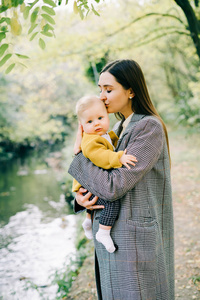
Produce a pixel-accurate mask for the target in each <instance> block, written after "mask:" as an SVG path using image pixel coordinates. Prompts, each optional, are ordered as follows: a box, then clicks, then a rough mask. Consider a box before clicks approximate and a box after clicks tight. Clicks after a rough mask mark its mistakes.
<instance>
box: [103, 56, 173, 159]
mask: <svg viewBox="0 0 200 300" xmlns="http://www.w3.org/2000/svg"><path fill="white" fill-rule="evenodd" d="M103 72H109V73H110V74H112V75H113V76H114V77H115V79H116V81H117V82H119V83H120V84H121V85H122V86H123V88H124V89H125V90H128V89H130V88H131V89H132V91H133V92H134V94H135V96H134V98H133V100H132V110H133V112H135V113H136V114H142V115H150V116H156V117H157V118H158V119H159V120H160V122H161V123H162V126H163V129H164V132H165V136H166V141H167V147H168V153H169V157H170V151H169V140H168V134H167V128H166V125H165V123H164V122H163V120H162V118H161V117H160V115H159V114H158V112H157V110H156V108H155V106H154V105H153V103H152V101H151V99H150V96H149V92H148V89H147V85H146V81H145V78H144V75H143V72H142V70H141V68H140V66H139V64H138V63H137V62H135V61H134V60H131V59H122V60H115V61H113V62H110V63H108V64H107V65H106V66H105V67H104V68H103V69H102V71H101V73H103ZM117 115H118V116H119V117H120V118H123V115H122V114H120V113H117Z"/></svg>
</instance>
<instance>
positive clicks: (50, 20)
mask: <svg viewBox="0 0 200 300" xmlns="http://www.w3.org/2000/svg"><path fill="white" fill-rule="evenodd" d="M41 16H42V17H43V18H44V19H45V20H46V21H47V22H49V23H51V24H53V25H55V21H54V19H53V18H52V17H50V16H49V15H47V14H41Z"/></svg>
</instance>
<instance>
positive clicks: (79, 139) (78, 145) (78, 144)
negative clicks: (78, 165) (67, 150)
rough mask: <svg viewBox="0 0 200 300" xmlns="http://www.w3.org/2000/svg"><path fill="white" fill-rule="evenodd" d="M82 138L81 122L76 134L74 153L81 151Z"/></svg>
mask: <svg viewBox="0 0 200 300" xmlns="http://www.w3.org/2000/svg"><path fill="white" fill-rule="evenodd" d="M82 138H83V126H82V125H81V123H79V125H78V131H77V134H76V141H75V144H74V154H78V153H79V152H81V142H82Z"/></svg>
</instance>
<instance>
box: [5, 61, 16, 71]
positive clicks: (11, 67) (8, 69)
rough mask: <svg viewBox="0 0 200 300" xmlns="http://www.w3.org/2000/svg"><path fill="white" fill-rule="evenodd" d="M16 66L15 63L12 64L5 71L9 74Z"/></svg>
mask: <svg viewBox="0 0 200 300" xmlns="http://www.w3.org/2000/svg"><path fill="white" fill-rule="evenodd" d="M14 67H15V63H13V64H11V65H10V66H9V67H8V68H7V69H6V71H5V74H8V73H10V72H11V71H12V69H13V68H14Z"/></svg>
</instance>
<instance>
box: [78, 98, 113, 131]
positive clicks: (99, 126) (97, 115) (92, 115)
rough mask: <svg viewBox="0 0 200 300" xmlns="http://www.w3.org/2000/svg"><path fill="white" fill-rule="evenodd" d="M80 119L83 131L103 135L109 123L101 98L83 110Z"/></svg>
mask: <svg viewBox="0 0 200 300" xmlns="http://www.w3.org/2000/svg"><path fill="white" fill-rule="evenodd" d="M80 121H81V124H82V126H83V130H84V132H86V133H88V134H97V135H103V134H105V133H106V132H107V131H108V129H109V125H110V121H109V117H108V113H107V110H106V107H105V105H104V103H103V102H101V100H99V102H98V101H97V102H96V103H95V104H93V105H91V106H90V107H89V108H88V109H87V110H85V111H84V112H83V113H82V116H81V119H80Z"/></svg>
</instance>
